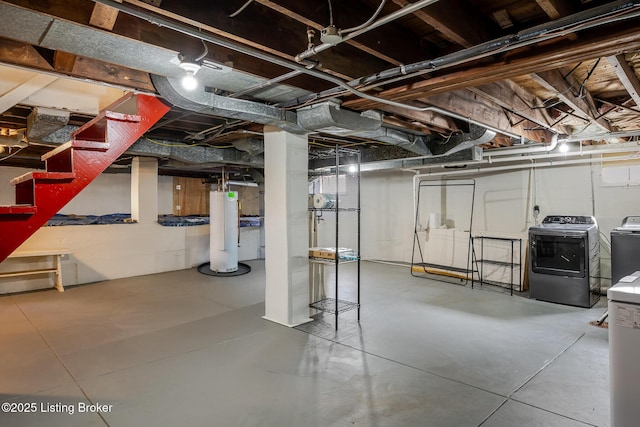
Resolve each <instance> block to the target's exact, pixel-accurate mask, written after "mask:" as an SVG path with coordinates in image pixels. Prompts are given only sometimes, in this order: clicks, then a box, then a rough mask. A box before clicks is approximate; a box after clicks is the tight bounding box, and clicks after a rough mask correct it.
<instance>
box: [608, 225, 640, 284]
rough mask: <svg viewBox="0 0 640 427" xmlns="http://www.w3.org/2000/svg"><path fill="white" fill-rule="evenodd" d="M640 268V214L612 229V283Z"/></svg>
mask: <svg viewBox="0 0 640 427" xmlns="http://www.w3.org/2000/svg"><path fill="white" fill-rule="evenodd" d="M638 270H640V216H628V217H626V218H625V219H623V220H622V225H621V226H620V227H617V228H614V229H613V230H611V285H615V284H616V283H618V282H619V281H620V279H621V278H623V277H625V276H627V275H629V274H631V273H633V272H635V271H638Z"/></svg>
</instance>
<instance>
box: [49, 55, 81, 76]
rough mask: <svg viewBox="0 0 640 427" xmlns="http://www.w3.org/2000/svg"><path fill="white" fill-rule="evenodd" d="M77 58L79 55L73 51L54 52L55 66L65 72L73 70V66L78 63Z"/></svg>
mask: <svg viewBox="0 0 640 427" xmlns="http://www.w3.org/2000/svg"><path fill="white" fill-rule="evenodd" d="M76 58H77V56H76V55H74V54H73V53H68V52H63V51H61V50H57V51H55V53H54V54H53V68H55V69H56V70H58V71H62V72H64V73H70V72H72V71H73V66H74V65H75V63H76Z"/></svg>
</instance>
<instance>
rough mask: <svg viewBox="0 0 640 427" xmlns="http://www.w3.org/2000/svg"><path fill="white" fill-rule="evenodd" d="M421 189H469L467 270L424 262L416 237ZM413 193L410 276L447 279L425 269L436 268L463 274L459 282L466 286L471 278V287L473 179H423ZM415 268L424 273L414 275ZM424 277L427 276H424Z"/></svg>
mask: <svg viewBox="0 0 640 427" xmlns="http://www.w3.org/2000/svg"><path fill="white" fill-rule="evenodd" d="M422 187H439V188H442V187H471V215H470V216H469V245H468V250H467V251H468V252H467V268H466V269H462V268H459V267H453V266H446V265H439V264H432V263H427V262H425V261H424V254H423V251H422V246H421V245H420V238H419V236H418V218H419V214H420V194H421V191H420V190H421V189H422ZM414 191H416V192H417V195H416V212H415V218H414V227H413V248H412V251H411V275H412V276H414V277H422V278H426V277H431V276H432V275H433V276H435V277H438V276H442V277H447V276H445V275H443V274H439V273H436V272H427V271H426V268H437V269H441V270H447V271H455V272H460V273H465V279H460V280H461V281H463V282H464V284H465V285H466V284H467V283H468V282H469V278H471V285H472V286H473V280H474V278H473V274H474V273H475V272H476V270H475V269H474V268H473V264H472V260H475V253H474V250H473V240H472V238H471V235H472V230H473V207H474V205H475V194H476V181H475V179H465V180H449V181H434V180H433V179H424V180H420V181H419V182H418V186H417V188H414ZM416 246H417V248H418V252H419V254H420V261H421V262H419V263H416V262H415V259H416ZM415 267H422V268H423V269H424V270H425V272H424V273H422V274H421V275H416V274H414V270H415ZM469 273H471V274H469ZM425 275H428V276H425ZM438 280H443V279H442V278H439V279H438Z"/></svg>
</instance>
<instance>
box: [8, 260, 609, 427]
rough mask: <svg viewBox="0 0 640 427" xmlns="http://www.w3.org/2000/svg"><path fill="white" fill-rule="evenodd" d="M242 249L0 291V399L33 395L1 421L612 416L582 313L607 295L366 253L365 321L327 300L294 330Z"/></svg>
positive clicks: (50, 424) (590, 313) (453, 420)
mask: <svg viewBox="0 0 640 427" xmlns="http://www.w3.org/2000/svg"><path fill="white" fill-rule="evenodd" d="M250 264H251V265H252V267H253V271H252V272H251V273H249V274H248V275H246V276H240V277H236V278H216V277H211V276H205V275H202V274H200V273H198V272H197V271H196V270H195V269H191V270H184V271H178V272H171V273H165V274H156V275H150V276H143V277H136V278H130V279H121V280H113V281H109V282H104V283H98V284H92V285H86V286H78V287H73V288H68V289H67V290H66V292H65V293H64V294H58V293H57V292H55V291H53V290H51V291H41V292H32V293H25V294H20V295H10V296H2V297H0V324H1V325H2V327H1V328H0V348H1V349H2V351H1V352H0V402H8V403H10V404H11V405H10V409H14V410H17V409H21V410H26V409H34V410H35V413H24V412H23V413H11V412H9V413H7V412H0V425H2V426H5V425H6V426H45V425H46V426H47V427H54V426H65V427H68V426H82V427H84V426H112V427H119V426H126V427H129V426H133V425H137V426H172V427H174V426H177V425H180V426H212V425H215V426H260V427H262V426H278V427H284V426H305V427H306V426H323V427H325V426H374V427H375V426H379V427H382V426H394V427H395V426H403V427H404V426H435V427H439V426H453V427H463V426H483V427H497V426H503V427H514V426H527V427H529V426H544V427H550V426H551V427H565V426H566V427H569V426H589V425H592V426H593V425H595V426H608V425H609V384H608V344H607V330H606V329H601V328H596V327H594V326H590V325H589V322H590V321H592V320H596V319H598V317H600V315H601V314H602V313H603V312H604V311H605V310H606V302H605V301H606V300H605V299H604V298H603V299H601V301H600V302H599V303H598V305H597V306H596V307H594V308H592V309H582V308H574V307H567V306H562V305H555V304H550V303H545V302H539V301H532V300H529V299H526V298H522V297H518V296H513V297H511V296H509V295H508V294H503V293H500V292H496V291H491V290H487V289H473V290H472V289H470V288H469V287H463V286H458V285H455V284H451V283H444V282H437V281H432V280H425V279H422V278H415V277H412V276H411V275H410V274H409V271H408V269H407V268H403V267H399V266H391V265H385V264H375V263H368V262H364V263H363V264H362V320H361V324H360V326H358V324H357V323H356V322H355V321H354V319H355V312H354V311H352V312H348V313H344V314H342V315H341V318H340V319H341V323H340V329H339V331H338V332H335V330H334V328H333V323H332V322H333V319H332V316H328V317H323V316H322V315H319V316H317V320H316V321H315V322H313V323H309V324H306V325H303V326H301V327H298V328H294V329H290V328H286V327H284V326H280V325H277V324H274V323H271V322H269V321H266V320H263V319H262V318H261V316H262V315H263V314H264V305H263V302H264V263H263V262H260V261H255V262H251V263H250ZM345 267H347V266H345ZM349 268H350V269H351V271H350V270H349ZM345 270H346V271H345V272H344V274H343V276H344V277H346V278H352V277H353V274H352V273H353V271H352V270H353V266H351V267H348V268H346V269H345ZM341 273H343V270H341ZM23 404H29V405H27V406H26V408H25V407H24V406H25V405H23ZM83 404H85V405H89V404H93V405H96V404H100V405H111V406H100V407H99V408H95V407H94V408H91V407H89V408H85V407H83ZM4 408H5V406H3V409H4ZM96 409H99V410H100V411H97V412H96ZM47 411H48V412H47ZM71 412H73V413H71Z"/></svg>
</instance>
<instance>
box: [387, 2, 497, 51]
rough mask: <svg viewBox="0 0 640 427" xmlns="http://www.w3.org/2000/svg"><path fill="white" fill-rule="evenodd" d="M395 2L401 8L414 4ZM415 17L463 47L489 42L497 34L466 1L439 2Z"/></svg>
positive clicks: (491, 24) (487, 21)
mask: <svg viewBox="0 0 640 427" xmlns="http://www.w3.org/2000/svg"><path fill="white" fill-rule="evenodd" d="M393 2H394V3H395V4H397V5H398V6H400V7H405V6H407V5H410V4H411V3H413V2H410V1H408V0H393ZM452 11H455V13H452ZM413 15H414V16H415V17H416V18H418V19H420V20H421V21H423V22H425V23H426V24H428V25H430V26H431V27H433V28H434V29H435V30H436V31H439V32H440V33H442V35H443V36H445V37H446V38H447V39H449V40H451V41H452V42H454V43H456V44H458V45H460V46H463V47H471V46H473V45H475V44H478V43H482V42H484V41H486V40H489V39H490V38H491V36H492V34H494V33H495V29H494V27H493V23H491V22H490V21H489V20H488V19H486V18H484V17H483V16H482V14H481V13H480V12H479V11H477V10H475V9H474V8H473V7H472V6H471V4H470V3H469V2H466V1H464V0H447V1H441V2H437V3H434V4H432V5H430V6H428V7H425V8H423V9H420V10H418V11H416V12H414V13H413Z"/></svg>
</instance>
